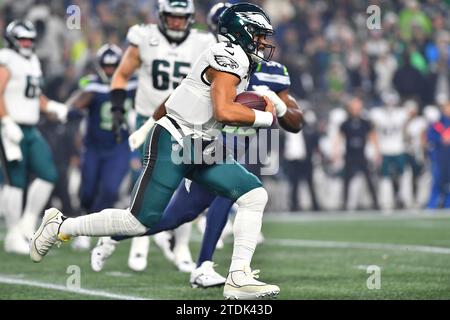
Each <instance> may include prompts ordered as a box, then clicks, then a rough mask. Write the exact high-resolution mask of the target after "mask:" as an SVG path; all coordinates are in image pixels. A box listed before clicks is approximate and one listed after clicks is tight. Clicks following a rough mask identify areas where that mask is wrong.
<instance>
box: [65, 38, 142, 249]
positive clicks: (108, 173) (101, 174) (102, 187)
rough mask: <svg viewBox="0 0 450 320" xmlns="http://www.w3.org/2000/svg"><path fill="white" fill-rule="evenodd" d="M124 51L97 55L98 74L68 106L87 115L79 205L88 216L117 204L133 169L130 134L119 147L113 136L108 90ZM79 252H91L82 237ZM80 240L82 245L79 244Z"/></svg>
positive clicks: (130, 89) (109, 48) (107, 49)
mask: <svg viewBox="0 0 450 320" xmlns="http://www.w3.org/2000/svg"><path fill="white" fill-rule="evenodd" d="M121 58H122V50H121V49H120V48H119V47H118V46H116V45H111V44H105V45H103V46H102V47H101V48H100V49H99V50H98V51H97V57H96V59H97V61H96V63H95V67H96V69H97V74H91V75H88V76H86V77H83V78H82V79H81V80H80V90H78V91H77V92H76V93H75V94H74V95H73V96H72V98H70V99H69V102H67V104H68V105H70V106H72V107H73V108H75V109H77V110H83V111H84V110H86V111H87V129H86V133H85V136H84V141H83V142H84V148H83V153H82V156H81V188H80V201H81V206H82V208H83V210H85V212H96V211H100V210H103V209H105V208H109V207H112V206H113V205H114V203H115V202H116V201H117V198H118V193H119V188H120V185H121V183H122V181H123V179H124V178H125V176H126V174H127V173H128V171H129V168H130V158H131V151H130V148H129V146H128V141H127V139H128V131H127V130H125V129H124V128H121V131H120V137H121V139H120V141H121V142H120V143H117V141H116V137H115V135H114V133H113V132H112V113H111V100H110V95H109V92H110V90H109V87H110V83H111V78H112V75H113V74H114V71H115V70H116V69H117V67H118V66H119V63H120V60H121ZM136 87H137V81H136V80H131V81H129V82H128V85H127V89H126V92H127V99H126V100H125V105H124V106H125V112H127V111H128V110H129V109H131V107H132V104H133V99H134V95H135V91H136ZM76 240H78V242H75V241H74V243H73V245H74V244H75V243H77V245H74V247H75V248H77V249H88V248H89V238H87V237H86V238H83V237H79V238H77V239H76ZM80 240H81V241H80Z"/></svg>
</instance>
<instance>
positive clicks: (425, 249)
mask: <svg viewBox="0 0 450 320" xmlns="http://www.w3.org/2000/svg"><path fill="white" fill-rule="evenodd" d="M264 244H268V245H277V246H286V247H310V248H332V249H369V250H393V251H406V252H421V253H437V254H450V248H444V247H432V246H422V245H412V244H411V245H408V244H392V243H369V242H368V243H366V242H345V241H322V240H303V239H266V240H265V241H264Z"/></svg>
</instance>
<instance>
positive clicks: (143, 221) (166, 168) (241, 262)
mask: <svg viewBox="0 0 450 320" xmlns="http://www.w3.org/2000/svg"><path fill="white" fill-rule="evenodd" d="M219 33H220V34H221V35H222V36H224V37H226V38H227V39H228V40H229V42H221V43H218V44H216V45H214V46H212V47H210V48H208V49H206V50H205V51H204V52H203V53H202V54H201V55H200V56H199V58H198V60H197V61H196V63H195V64H194V66H193V69H192V72H191V73H190V74H189V75H188V76H187V77H186V78H185V79H184V80H183V81H182V82H181V84H180V85H179V86H178V87H177V88H176V89H175V91H174V92H173V93H172V95H171V96H170V98H169V99H168V101H167V102H166V103H165V106H166V110H167V115H165V116H164V117H162V118H161V119H160V120H158V121H157V123H156V125H155V126H154V127H153V128H152V129H151V130H150V132H149V134H148V136H147V141H146V144H145V157H144V170H143V171H142V173H141V175H140V177H139V180H138V181H137V183H136V185H135V187H134V190H133V194H132V200H131V204H130V208H129V209H126V210H119V209H105V210H103V211H101V212H97V213H93V214H90V215H86V216H82V217H78V218H66V217H64V216H63V214H62V213H61V212H59V211H58V210H57V209H55V208H51V209H48V210H46V212H45V215H44V218H43V221H42V224H41V226H40V227H39V229H38V230H37V231H36V233H35V234H34V236H33V238H32V241H31V247H30V250H31V251H30V257H31V259H32V260H33V261H34V262H40V261H41V260H42V259H43V258H44V256H45V255H46V254H47V253H48V251H49V250H50V249H51V247H52V246H53V245H55V244H59V243H61V242H62V241H68V240H69V239H70V238H71V237H76V236H82V235H88V236H109V235H142V234H144V233H145V232H146V231H147V230H148V229H151V228H152V227H153V226H154V225H155V224H157V223H158V221H159V220H160V219H161V215H162V213H163V211H164V209H165V208H166V206H167V204H168V203H169V201H170V199H171V197H172V195H173V193H174V191H175V190H176V188H177V187H178V185H179V183H180V182H181V181H182V179H183V178H184V177H186V178H188V179H190V180H192V181H194V182H196V183H199V184H200V185H203V186H205V187H206V188H208V189H209V190H211V191H213V192H214V193H216V194H218V195H221V196H224V197H227V198H230V199H231V200H233V201H235V202H236V204H237V205H238V210H237V213H236V218H235V225H234V230H233V231H234V248H233V254H232V259H231V265H230V268H229V273H228V277H227V281H226V283H225V286H224V296H225V297H226V298H236V299H255V298H262V297H268V296H269V297H271V296H276V295H277V294H278V293H279V291H280V288H279V287H278V286H276V285H271V284H267V283H264V282H261V281H258V280H256V278H257V273H258V272H257V271H256V270H255V271H252V269H251V267H250V265H251V260H252V257H253V254H254V251H255V248H256V244H257V237H258V234H259V232H260V230H261V225H262V216H263V211H264V208H265V206H266V203H267V200H268V195H267V192H266V191H265V189H264V188H263V187H262V184H261V182H260V181H259V179H258V178H257V177H256V176H255V175H253V174H251V173H249V172H248V171H247V170H246V169H245V168H244V167H242V166H241V165H240V164H238V163H237V162H236V161H235V160H234V159H233V158H232V155H231V154H225V155H223V159H221V160H222V161H214V162H212V163H209V161H208V162H207V161H205V160H204V158H203V156H204V155H208V154H209V155H211V154H214V152H215V151H218V148H217V149H214V146H215V142H216V141H217V138H218V136H220V134H221V131H220V129H221V128H222V127H223V126H224V125H225V124H232V125H238V126H252V127H255V128H258V127H270V126H271V125H272V124H273V123H274V121H275V119H276V115H275V110H274V105H273V103H272V102H271V101H270V100H269V98H267V97H264V99H265V100H266V104H267V106H266V110H265V111H259V110H253V109H250V108H248V107H246V106H243V105H241V104H239V103H236V102H234V100H235V98H236V95H237V94H238V93H241V92H243V91H244V89H245V88H246V87H247V82H248V78H249V70H250V67H251V65H252V64H253V63H255V62H259V61H261V60H263V59H265V60H270V58H271V56H272V53H273V49H274V47H273V46H272V45H270V44H269V43H268V42H267V40H266V37H267V36H270V35H271V34H272V33H273V28H272V25H271V23H270V19H269V17H268V16H267V14H266V13H265V12H264V11H263V10H262V9H261V8H260V7H258V6H256V5H253V4H248V3H239V4H236V5H233V6H232V7H230V8H229V9H228V10H226V11H225V12H224V13H223V14H222V15H221V16H220V20H219ZM266 50H269V51H270V52H269V53H268V54H267V55H266V54H265V53H266ZM199 142H200V146H202V147H203V146H204V148H202V149H201V150H200V152H197V151H198V150H197V149H198V148H197V146H198V145H199ZM211 146H212V147H211ZM174 154H176V155H179V156H180V157H181V159H182V161H178V160H180V159H179V158H177V157H176V156H174ZM199 160H200V161H199Z"/></svg>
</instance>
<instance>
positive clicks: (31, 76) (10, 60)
mask: <svg viewBox="0 0 450 320" xmlns="http://www.w3.org/2000/svg"><path fill="white" fill-rule="evenodd" d="M0 65H1V66H4V67H6V68H7V69H8V71H9V73H10V78H9V80H8V83H7V85H6V88H5V92H4V93H3V99H4V102H5V105H6V112H7V113H8V115H9V116H10V117H11V118H12V119H13V120H14V121H15V122H16V123H18V124H25V125H36V124H37V123H38V122H39V96H40V94H41V87H40V84H41V78H42V71H41V64H40V63H39V59H38V57H37V56H36V55H35V54H33V55H32V56H31V57H30V58H29V59H27V58H25V57H23V56H22V55H20V54H18V53H17V52H16V51H14V50H11V49H8V48H5V49H0Z"/></svg>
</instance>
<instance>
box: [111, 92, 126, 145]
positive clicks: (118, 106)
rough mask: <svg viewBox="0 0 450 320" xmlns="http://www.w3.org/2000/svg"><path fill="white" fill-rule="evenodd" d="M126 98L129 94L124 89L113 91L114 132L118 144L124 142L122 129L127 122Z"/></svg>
mask: <svg viewBox="0 0 450 320" xmlns="http://www.w3.org/2000/svg"><path fill="white" fill-rule="evenodd" d="M126 97H127V92H126V91H125V90H124V89H114V90H112V91H111V105H112V107H111V112H112V131H113V133H114V136H115V137H116V141H117V143H120V142H122V135H121V129H122V125H123V124H124V122H125V116H124V115H125V108H124V103H125V99H126Z"/></svg>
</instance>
